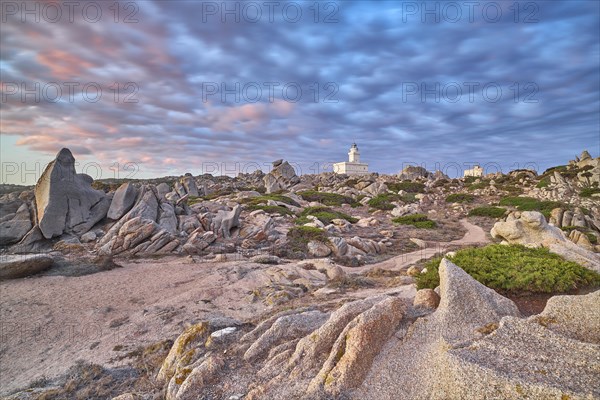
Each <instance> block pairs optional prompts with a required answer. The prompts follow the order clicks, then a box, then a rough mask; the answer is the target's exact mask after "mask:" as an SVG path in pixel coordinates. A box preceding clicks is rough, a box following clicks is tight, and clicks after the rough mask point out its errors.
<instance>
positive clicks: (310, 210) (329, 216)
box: [296, 207, 358, 225]
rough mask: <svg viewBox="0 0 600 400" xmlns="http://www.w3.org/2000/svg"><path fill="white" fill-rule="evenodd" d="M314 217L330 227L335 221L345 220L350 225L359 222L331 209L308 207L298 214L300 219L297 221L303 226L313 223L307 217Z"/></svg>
mask: <svg viewBox="0 0 600 400" xmlns="http://www.w3.org/2000/svg"><path fill="white" fill-rule="evenodd" d="M309 215H312V216H313V217H317V218H318V219H319V221H321V222H322V223H324V224H325V225H328V224H330V223H331V221H332V220H334V219H338V218H339V219H345V220H346V221H348V222H350V223H355V222H357V221H358V220H357V219H356V218H354V217H351V216H350V215H348V214H345V213H343V212H339V211H335V210H333V209H331V208H329V207H306V208H305V209H304V210H302V211H301V212H300V213H299V214H298V219H296V224H298V225H303V224H306V223H308V222H311V221H310V220H309V219H308V218H307V217H308V216H309Z"/></svg>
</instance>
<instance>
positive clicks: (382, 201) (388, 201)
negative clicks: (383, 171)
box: [367, 194, 399, 210]
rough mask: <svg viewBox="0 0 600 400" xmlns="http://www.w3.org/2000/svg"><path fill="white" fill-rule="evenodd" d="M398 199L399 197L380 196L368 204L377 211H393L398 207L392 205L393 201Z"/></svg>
mask: <svg viewBox="0 0 600 400" xmlns="http://www.w3.org/2000/svg"><path fill="white" fill-rule="evenodd" d="M398 198H399V197H398V196H397V195H390V194H378V195H377V196H375V197H373V198H372V199H371V200H369V202H368V203H367V204H368V205H369V207H372V208H375V209H377V210H393V209H394V208H395V207H396V206H394V205H393V204H392V201H395V200H398Z"/></svg>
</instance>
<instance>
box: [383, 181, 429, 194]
mask: <svg viewBox="0 0 600 400" xmlns="http://www.w3.org/2000/svg"><path fill="white" fill-rule="evenodd" d="M387 187H388V189H390V190H391V191H392V192H396V193H398V192H399V191H400V190H404V191H405V192H407V193H424V192H425V184H423V183H419V182H410V181H407V182H394V183H388V184H387Z"/></svg>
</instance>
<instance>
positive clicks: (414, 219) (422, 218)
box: [392, 214, 437, 229]
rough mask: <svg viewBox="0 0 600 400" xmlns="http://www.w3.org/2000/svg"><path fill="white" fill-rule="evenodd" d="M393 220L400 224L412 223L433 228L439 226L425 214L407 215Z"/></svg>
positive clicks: (418, 226) (425, 227)
mask: <svg viewBox="0 0 600 400" xmlns="http://www.w3.org/2000/svg"><path fill="white" fill-rule="evenodd" d="M392 222H393V223H395V224H400V225H412V226H414V227H417V228H424V229H432V228H435V227H436V226H437V225H436V223H435V222H434V221H432V220H430V219H429V218H427V215H425V214H412V215H405V216H403V217H396V218H393V219H392Z"/></svg>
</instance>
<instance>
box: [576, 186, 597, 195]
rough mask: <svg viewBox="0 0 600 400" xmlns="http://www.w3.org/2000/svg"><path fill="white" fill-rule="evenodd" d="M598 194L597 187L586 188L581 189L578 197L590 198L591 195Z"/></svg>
mask: <svg viewBox="0 0 600 400" xmlns="http://www.w3.org/2000/svg"><path fill="white" fill-rule="evenodd" d="M596 193H600V188H597V187H588V188H585V189H581V191H580V192H579V195H580V196H581V197H592V195H593V194H596Z"/></svg>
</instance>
